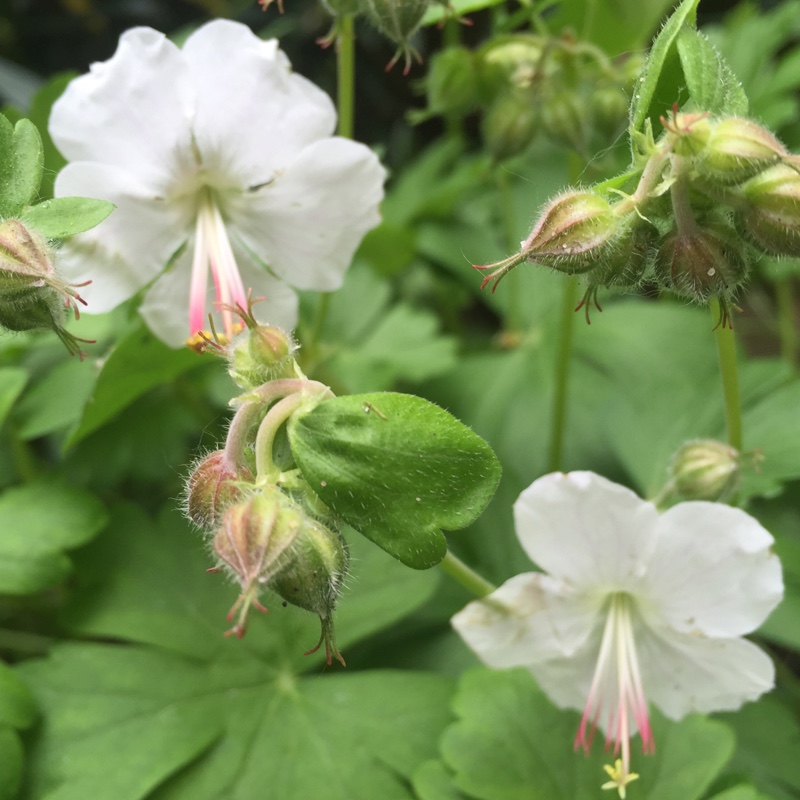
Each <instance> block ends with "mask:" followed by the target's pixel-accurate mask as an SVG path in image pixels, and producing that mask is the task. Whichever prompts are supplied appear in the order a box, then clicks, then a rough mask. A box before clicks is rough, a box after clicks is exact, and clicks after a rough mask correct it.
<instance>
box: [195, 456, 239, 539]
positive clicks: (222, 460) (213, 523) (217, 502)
mask: <svg viewBox="0 0 800 800" xmlns="http://www.w3.org/2000/svg"><path fill="white" fill-rule="evenodd" d="M252 480H253V478H252V475H251V474H250V471H249V470H248V469H247V468H238V469H237V467H236V466H235V465H234V464H232V463H230V461H229V460H228V458H227V454H226V452H225V451H224V450H215V451H214V452H213V453H209V454H208V455H207V456H206V457H205V458H203V459H201V460H200V461H199V462H198V463H197V464H196V465H195V467H194V469H193V470H192V474H191V475H190V476H189V480H188V481H187V482H186V496H185V504H184V508H185V512H186V516H187V517H188V518H189V519H190V520H191V521H192V522H193V523H194V524H195V525H197V527H198V528H216V527H217V526H218V525H219V524H220V523H221V521H222V515H223V513H224V512H225V509H226V508H228V506H231V505H233V504H234V503H238V502H240V501H241V500H242V499H243V498H244V495H245V493H246V491H247V490H248V487H247V484H252ZM249 488H250V489H252V485H251V486H250V487H249Z"/></svg>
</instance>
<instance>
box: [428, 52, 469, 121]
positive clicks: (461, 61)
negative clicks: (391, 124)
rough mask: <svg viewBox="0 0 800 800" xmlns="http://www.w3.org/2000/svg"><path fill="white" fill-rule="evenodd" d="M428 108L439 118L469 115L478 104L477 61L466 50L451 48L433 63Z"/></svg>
mask: <svg viewBox="0 0 800 800" xmlns="http://www.w3.org/2000/svg"><path fill="white" fill-rule="evenodd" d="M425 85H426V87H427V90H428V108H429V109H430V111H432V112H433V113H435V114H466V113H467V112H468V111H470V110H471V109H472V108H473V107H474V106H475V105H476V104H477V102H478V92H477V78H476V68H475V57H474V55H473V54H472V53H471V52H470V51H469V50H467V48H466V47H449V48H448V49H447V50H442V51H440V52H439V53H437V54H436V55H435V56H434V57H433V58H432V59H431V66H430V70H429V71H428V77H427V78H426V80H425Z"/></svg>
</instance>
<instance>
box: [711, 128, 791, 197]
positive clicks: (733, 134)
mask: <svg viewBox="0 0 800 800" xmlns="http://www.w3.org/2000/svg"><path fill="white" fill-rule="evenodd" d="M786 155H788V152H787V150H786V148H785V147H784V146H783V145H782V144H781V143H780V142H779V141H778V140H777V139H776V138H775V137H774V136H773V135H772V134H771V133H770V132H769V131H768V130H767V129H766V128H763V127H762V126H761V125H758V124H757V123H755V122H753V121H752V120H749V119H742V118H741V117H727V118H725V119H721V120H719V121H718V122H716V123H714V124H713V125H712V126H711V135H710V136H709V138H708V143H707V144H706V147H705V150H704V151H703V153H702V154H701V156H700V158H699V160H698V164H697V169H698V171H699V173H700V175H701V176H702V177H703V178H705V179H710V180H712V181H715V182H718V183H721V184H724V185H732V184H736V183H741V182H742V181H746V180H747V179H748V178H751V177H752V176H753V175H756V174H757V173H758V172H761V170H763V169H766V168H767V167H769V166H770V165H772V164H775V163H776V162H777V161H779V160H780V159H781V158H782V157H783V156H786Z"/></svg>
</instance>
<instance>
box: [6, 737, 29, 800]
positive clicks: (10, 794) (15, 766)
mask: <svg viewBox="0 0 800 800" xmlns="http://www.w3.org/2000/svg"><path fill="white" fill-rule="evenodd" d="M24 757H25V754H24V751H23V749H22V742H21V741H20V738H19V736H18V735H17V732H16V731H14V730H12V729H11V728H8V727H6V726H5V725H2V724H0V800H15V799H16V797H17V791H18V790H19V786H20V782H21V780H22V766H23V762H24Z"/></svg>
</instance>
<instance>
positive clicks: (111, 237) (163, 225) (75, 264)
mask: <svg viewBox="0 0 800 800" xmlns="http://www.w3.org/2000/svg"><path fill="white" fill-rule="evenodd" d="M55 189H56V191H55V193H56V196H57V197H73V196H75V197H94V198H98V199H101V200H109V201H111V202H112V203H114V204H115V205H116V206H117V208H116V209H115V210H114V211H113V212H112V213H111V216H109V217H108V218H107V219H106V220H104V221H103V222H101V223H100V225H98V226H97V227H95V228H92V229H91V230H89V231H86V233H82V234H79V235H78V236H75V237H73V238H72V239H70V240H69V241H67V242H65V243H64V245H63V247H62V248H61V250H60V251H59V255H58V269H59V271H60V272H61V273H62V274H63V275H64V277H66V278H67V279H68V280H70V281H74V282H76V283H82V282H83V281H86V280H91V281H92V283H91V284H90V285H89V286H87V287H86V288H85V289H82V290H81V295H82V296H83V297H84V299H85V300H86V301H87V303H88V304H89V307H88V309H87V311H89V312H90V313H95V314H100V313H103V312H105V311H110V310H111V309H112V308H115V307H116V306H118V305H119V304H120V303H122V302H124V301H125V300H127V299H128V298H130V297H132V296H133V295H134V294H136V292H138V291H139V290H140V289H141V288H142V287H143V286H145V285H146V284H147V283H148V282H149V281H151V280H152V279H153V278H154V277H155V276H156V275H158V274H159V272H161V270H162V269H163V268H164V266H165V265H166V264H167V262H168V261H169V259H170V257H171V256H172V255H173V253H175V251H176V250H177V249H178V247H180V245H181V244H182V243H183V241H185V239H186V234H185V230H186V228H187V226H188V221H187V220H186V219H185V213H184V211H183V209H181V208H180V207H177V206H174V205H168V204H165V203H164V202H161V201H159V200H158V199H156V198H155V197H154V195H153V193H152V191H150V190H149V189H147V188H146V186H143V185H142V183H141V182H140V181H139V179H138V177H136V176H135V175H133V174H132V173H130V172H127V171H125V170H123V169H119V168H117V167H112V166H108V165H106V164H97V163H86V162H76V163H73V164H67V166H66V167H64V169H63V170H62V171H61V172H60V173H59V175H58V178H57V179H56V187H55Z"/></svg>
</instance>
